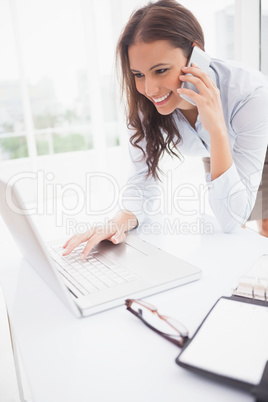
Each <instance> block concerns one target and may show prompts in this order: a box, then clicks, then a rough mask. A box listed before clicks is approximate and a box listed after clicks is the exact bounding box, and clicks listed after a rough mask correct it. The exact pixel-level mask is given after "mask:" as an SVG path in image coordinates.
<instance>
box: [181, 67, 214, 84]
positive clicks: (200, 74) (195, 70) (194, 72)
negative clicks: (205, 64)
mask: <svg viewBox="0 0 268 402" xmlns="http://www.w3.org/2000/svg"><path fill="white" fill-rule="evenodd" d="M182 71H183V72H184V73H185V75H183V76H182V77H184V79H183V80H185V81H187V77H189V78H190V77H191V76H194V77H196V78H199V79H200V80H201V81H202V83H204V84H205V86H206V87H209V86H211V85H215V84H214V82H213V80H212V79H211V78H210V76H209V75H208V74H206V73H205V72H204V71H203V70H201V69H200V68H199V67H197V66H196V65H195V64H194V65H193V66H191V67H182ZM189 74H191V75H189ZM180 79H181V77H180Z"/></svg>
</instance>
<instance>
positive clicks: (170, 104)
mask: <svg viewBox="0 0 268 402" xmlns="http://www.w3.org/2000/svg"><path fill="white" fill-rule="evenodd" d="M128 56H129V63H130V69H131V71H132V72H133V74H134V77H135V82H136V88H137V91H138V92H140V93H141V94H142V95H144V96H146V98H148V99H149V100H150V101H151V102H152V103H153V104H154V105H155V107H156V109H157V110H158V112H159V113H161V114H163V115H168V114H170V113H172V112H173V111H174V110H175V109H176V108H179V109H182V110H183V109H184V110H186V109H191V108H193V106H192V105H191V104H190V103H189V102H187V101H185V100H184V99H182V98H181V97H180V96H179V94H178V93H177V88H180V86H181V81H180V80H179V76H180V75H181V74H182V71H181V68H182V67H184V66H186V63H187V59H186V57H185V56H184V54H183V52H182V50H181V49H180V48H174V47H173V46H171V45H170V43H169V42H168V41H165V40H159V41H155V42H151V43H144V42H137V43H135V44H134V45H131V46H130V47H129V49H128Z"/></svg>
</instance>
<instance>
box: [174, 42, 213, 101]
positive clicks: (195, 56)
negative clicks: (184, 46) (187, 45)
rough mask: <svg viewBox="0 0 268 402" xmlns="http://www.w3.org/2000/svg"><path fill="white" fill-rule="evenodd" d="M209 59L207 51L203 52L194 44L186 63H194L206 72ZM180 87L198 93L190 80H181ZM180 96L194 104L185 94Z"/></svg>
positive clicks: (189, 64)
mask: <svg viewBox="0 0 268 402" xmlns="http://www.w3.org/2000/svg"><path fill="white" fill-rule="evenodd" d="M210 61H211V57H210V56H209V55H208V54H207V53H205V52H204V51H203V50H201V49H200V48H199V47H197V46H194V47H193V50H192V54H191V57H190V60H189V63H188V64H187V67H190V66H191V65H192V64H193V63H194V64H196V65H197V66H198V67H199V68H200V69H201V70H203V71H204V72H205V73H208V69H209V65H210ZM189 75H191V74H189ZM181 88H186V89H191V90H192V91H195V92H196V93H199V91H198V89H197V88H196V86H195V85H194V84H192V83H191V82H187V81H183V83H182V85H181ZM180 96H181V98H183V99H185V100H186V101H187V102H190V103H191V104H192V105H194V106H195V102H194V101H193V99H192V98H190V97H189V96H187V95H183V94H181V95H180Z"/></svg>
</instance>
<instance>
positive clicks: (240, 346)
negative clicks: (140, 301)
mask: <svg viewBox="0 0 268 402" xmlns="http://www.w3.org/2000/svg"><path fill="white" fill-rule="evenodd" d="M176 363H177V364H179V365H180V366H182V367H185V368H187V369H190V370H193V371H195V372H196V373H200V374H203V375H206V376H208V377H210V378H212V379H219V380H222V381H224V382H226V383H228V384H232V385H234V386H238V387H240V388H242V389H244V390H246V391H249V392H251V393H252V394H254V395H255V396H256V397H257V400H258V401H262V402H264V401H268V255H265V256H262V257H261V258H260V260H258V262H257V263H256V264H255V265H254V267H253V268H252V269H251V270H250V272H249V273H248V275H246V276H245V277H243V278H242V279H241V281H240V284H239V285H238V287H237V288H236V290H235V291H234V293H233V296H231V297H221V298H220V299H219V300H218V301H217V302H216V303H215V305H214V306H213V307H212V309H211V310H210V312H209V313H208V315H207V316H206V317H205V319H204V320H203V322H202V323H201V325H200V326H199V328H198V329H197V331H196V332H195V334H194V336H193V337H192V338H191V339H190V340H189V341H188V343H187V344H186V345H185V347H184V348H183V350H182V352H181V353H180V355H179V356H178V357H177V359H176Z"/></svg>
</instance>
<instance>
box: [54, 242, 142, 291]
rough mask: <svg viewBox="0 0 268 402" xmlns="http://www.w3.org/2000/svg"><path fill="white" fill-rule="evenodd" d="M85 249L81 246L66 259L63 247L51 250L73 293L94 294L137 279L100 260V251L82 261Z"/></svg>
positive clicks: (120, 268) (125, 271)
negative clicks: (63, 254)
mask: <svg viewBox="0 0 268 402" xmlns="http://www.w3.org/2000/svg"><path fill="white" fill-rule="evenodd" d="M83 249H84V246H79V247H77V248H76V249H75V250H74V251H72V253H71V254H70V255H68V256H66V257H63V256H62V253H63V249H62V247H61V246H56V247H51V248H50V249H49V253H50V256H51V257H52V259H53V260H54V261H56V263H57V264H56V267H57V269H58V271H59V272H60V274H61V275H62V276H63V280H64V282H65V284H66V285H67V287H69V289H70V290H71V291H73V293H75V294H77V293H78V292H79V293H80V294H81V295H88V294H93V293H95V292H98V291H101V290H104V289H107V288H112V287H115V286H119V285H123V284H125V283H127V282H131V281H134V280H136V279H137V277H136V276H135V275H133V274H132V273H131V272H130V271H129V270H127V269H126V268H124V267H122V266H120V265H118V264H115V263H113V262H112V261H110V260H107V263H103V262H101V261H100V260H99V259H98V255H99V252H98V251H92V252H91V253H90V254H89V255H88V257H87V258H86V259H84V260H80V257H81V253H82V251H83ZM105 261H106V258H105ZM70 283H71V286H70ZM72 286H74V288H75V289H73V288H72ZM77 291H78V292H77Z"/></svg>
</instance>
